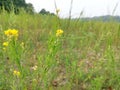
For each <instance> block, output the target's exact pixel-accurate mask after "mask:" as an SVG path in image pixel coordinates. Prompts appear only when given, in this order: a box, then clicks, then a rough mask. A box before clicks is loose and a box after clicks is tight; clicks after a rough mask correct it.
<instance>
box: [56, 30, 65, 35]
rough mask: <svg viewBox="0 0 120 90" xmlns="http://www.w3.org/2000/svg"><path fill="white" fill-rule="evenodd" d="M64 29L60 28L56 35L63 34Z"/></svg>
mask: <svg viewBox="0 0 120 90" xmlns="http://www.w3.org/2000/svg"><path fill="white" fill-rule="evenodd" d="M63 32H64V31H63V30H62V29H58V30H57V31H56V36H57V37H59V36H61V35H62V34H63Z"/></svg>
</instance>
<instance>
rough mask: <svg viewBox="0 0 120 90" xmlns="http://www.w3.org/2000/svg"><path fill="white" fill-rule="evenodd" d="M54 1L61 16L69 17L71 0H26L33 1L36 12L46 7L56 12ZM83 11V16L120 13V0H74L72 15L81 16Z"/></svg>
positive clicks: (27, 0) (27, 1)
mask: <svg viewBox="0 0 120 90" xmlns="http://www.w3.org/2000/svg"><path fill="white" fill-rule="evenodd" d="M54 1H55V2H56V5H57V8H58V9H60V13H59V15H60V17H68V16H69V10H70V6H71V0H26V3H32V4H33V7H34V9H35V11H36V12H39V11H40V10H41V9H43V8H44V9H46V10H47V11H50V12H51V13H55V3H54ZM114 9H115V10H114ZM81 12H83V14H82V15H81V17H94V16H102V15H120V0H73V3H72V13H71V16H72V17H73V18H75V17H79V16H80V13H81ZM113 12H114V13H113Z"/></svg>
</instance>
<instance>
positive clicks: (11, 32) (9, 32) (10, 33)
mask: <svg viewBox="0 0 120 90" xmlns="http://www.w3.org/2000/svg"><path fill="white" fill-rule="evenodd" d="M4 34H5V35H6V36H7V37H9V38H12V37H16V38H17V37H18V30H15V29H8V30H6V31H4Z"/></svg>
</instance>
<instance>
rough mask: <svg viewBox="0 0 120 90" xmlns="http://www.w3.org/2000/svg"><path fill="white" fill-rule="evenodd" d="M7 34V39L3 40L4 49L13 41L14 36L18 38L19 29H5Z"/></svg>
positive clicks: (15, 38)
mask: <svg viewBox="0 0 120 90" xmlns="http://www.w3.org/2000/svg"><path fill="white" fill-rule="evenodd" d="M4 34H5V36H7V41H6V42H3V46H4V47H3V50H6V47H7V46H8V45H9V43H10V42H11V39H12V38H13V39H14V40H17V38H18V30H15V29H8V30H6V31H4Z"/></svg>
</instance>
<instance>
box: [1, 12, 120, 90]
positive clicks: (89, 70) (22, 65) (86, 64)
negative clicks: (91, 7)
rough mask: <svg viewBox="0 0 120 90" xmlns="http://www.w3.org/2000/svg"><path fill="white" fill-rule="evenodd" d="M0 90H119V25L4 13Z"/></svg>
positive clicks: (2, 17) (2, 18)
mask: <svg viewBox="0 0 120 90" xmlns="http://www.w3.org/2000/svg"><path fill="white" fill-rule="evenodd" d="M10 29H12V30H13V29H15V31H16V32H17V31H18V32H17V34H15V33H14V34H13V35H12V33H9V35H8V34H7V33H5V32H7V30H10ZM58 30H61V31H63V32H62V33H58V35H57V31H58ZM0 90H120V23H118V22H114V21H110V22H102V21H82V20H80V19H76V20H75V19H74V20H68V19H60V18H59V17H57V16H47V15H38V14H33V15H29V14H26V13H25V12H21V13H20V14H19V15H15V14H14V13H10V14H8V13H6V12H3V13H1V14H0Z"/></svg>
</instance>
